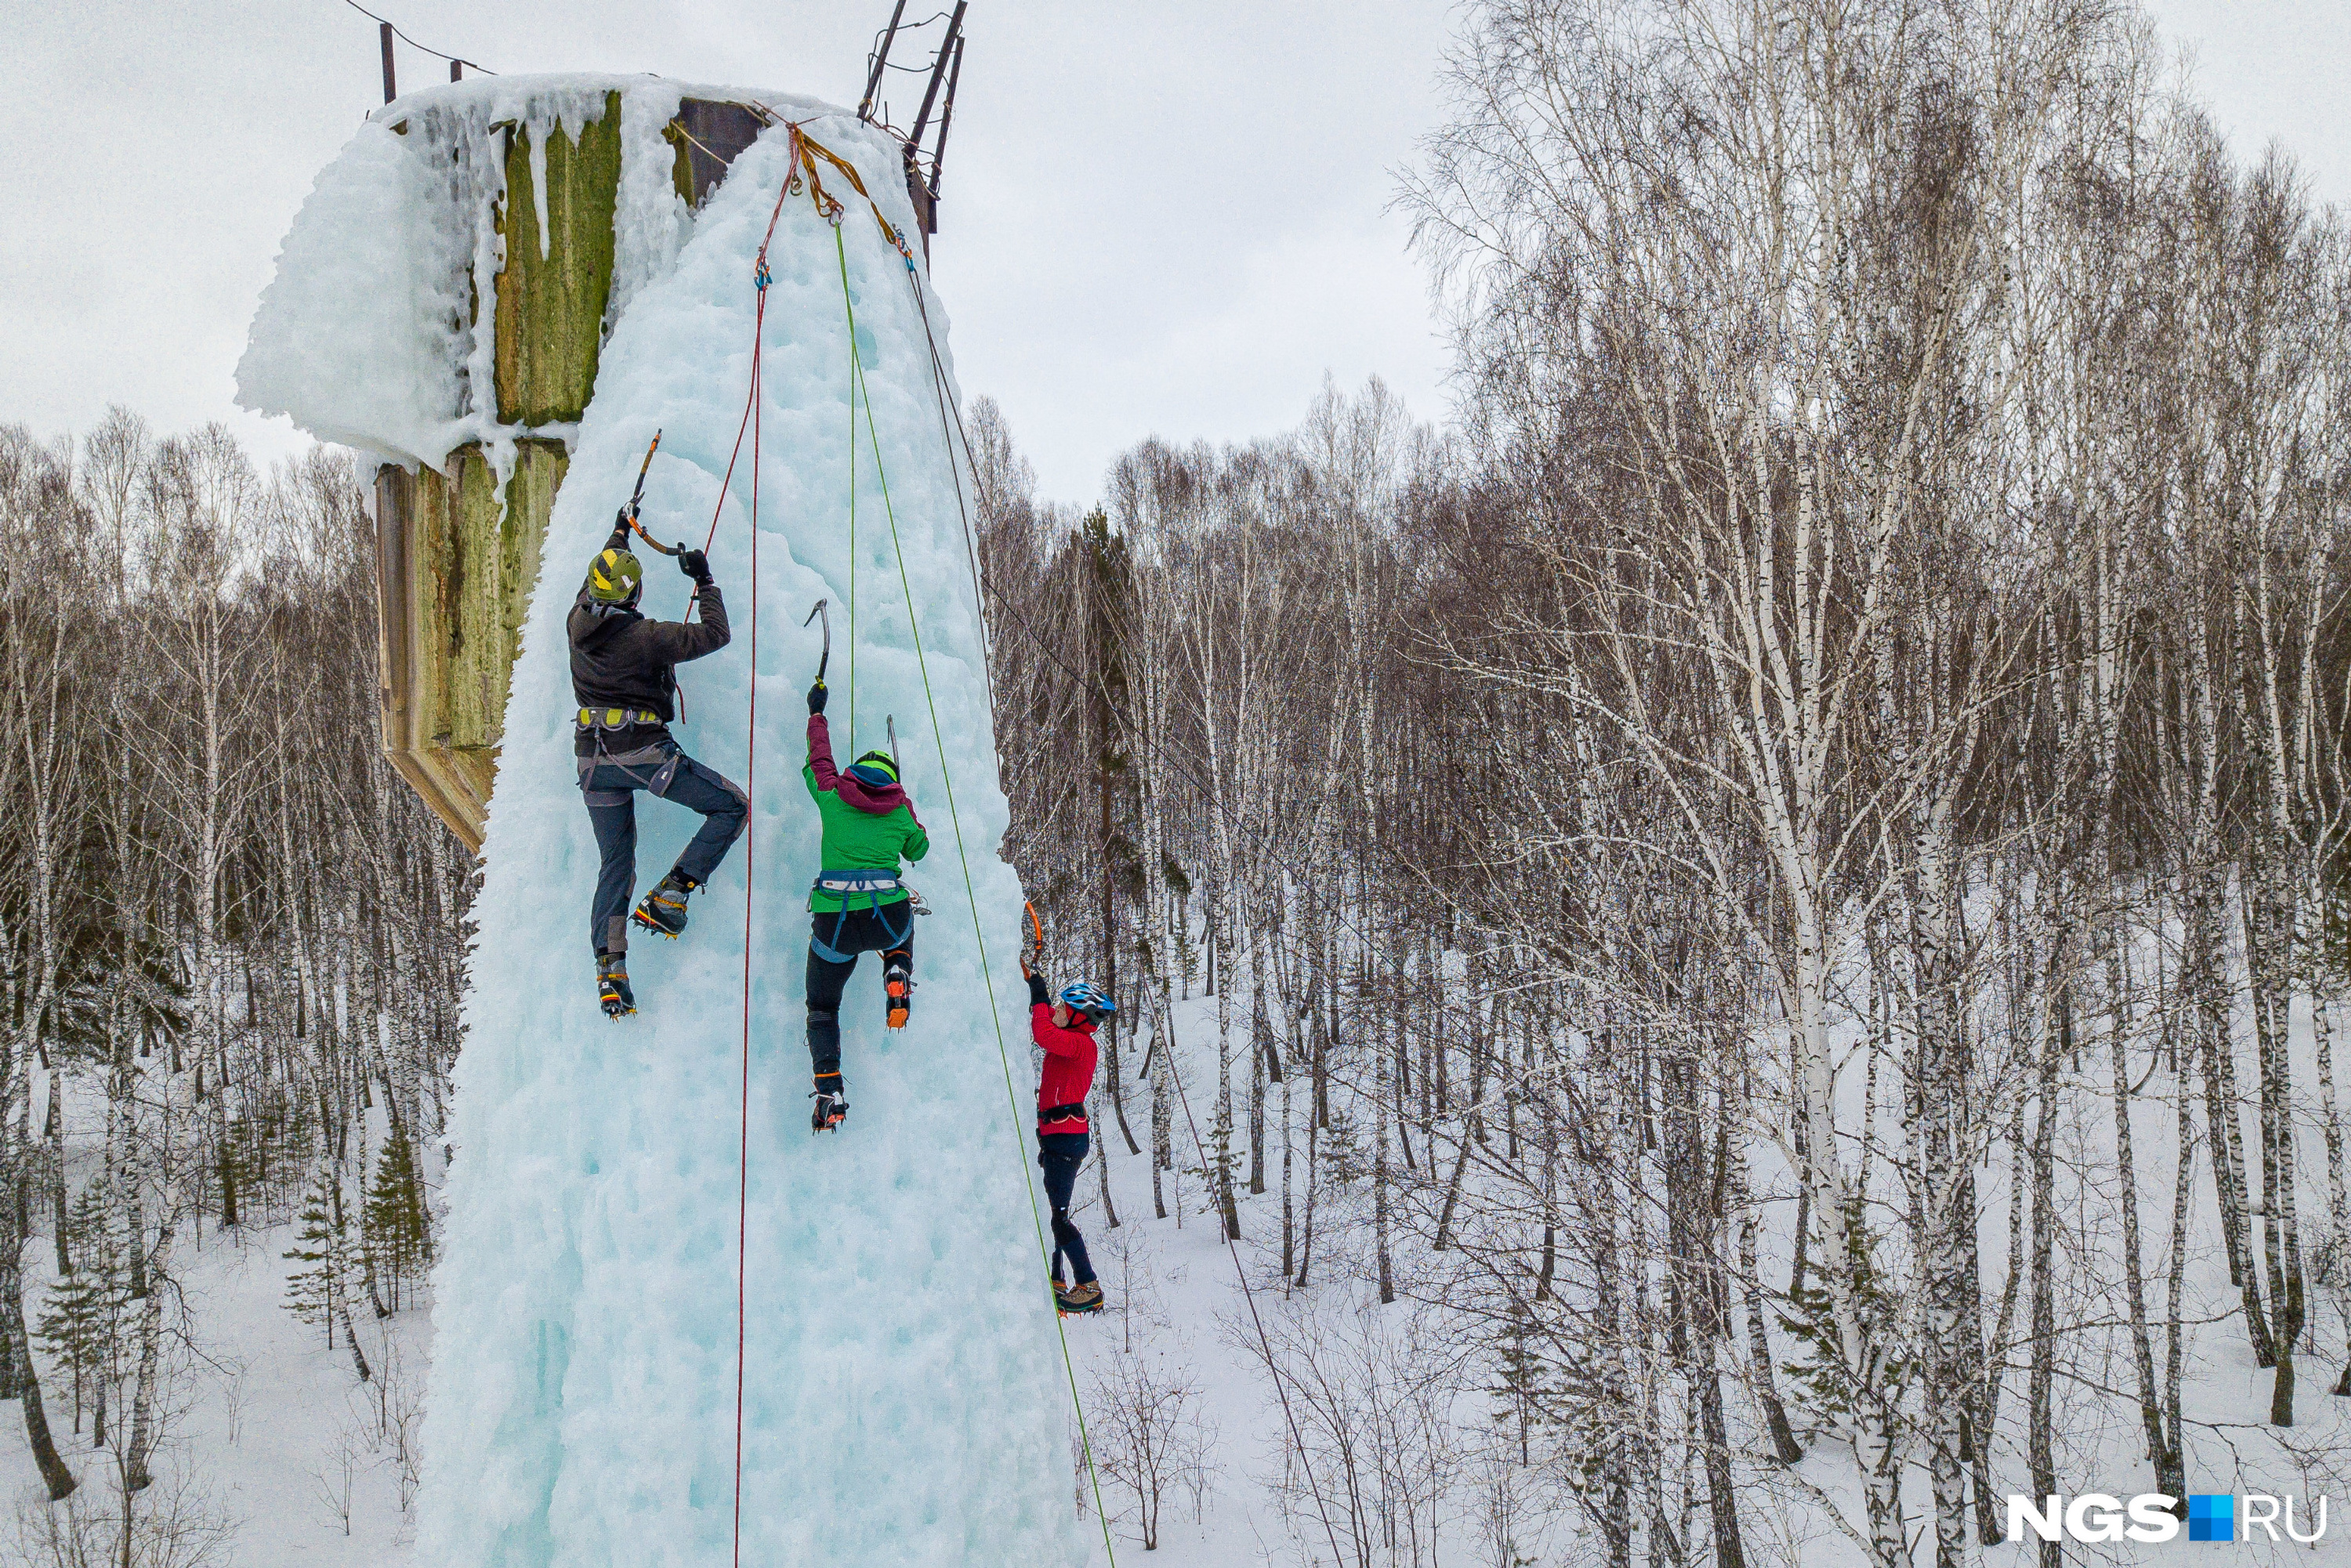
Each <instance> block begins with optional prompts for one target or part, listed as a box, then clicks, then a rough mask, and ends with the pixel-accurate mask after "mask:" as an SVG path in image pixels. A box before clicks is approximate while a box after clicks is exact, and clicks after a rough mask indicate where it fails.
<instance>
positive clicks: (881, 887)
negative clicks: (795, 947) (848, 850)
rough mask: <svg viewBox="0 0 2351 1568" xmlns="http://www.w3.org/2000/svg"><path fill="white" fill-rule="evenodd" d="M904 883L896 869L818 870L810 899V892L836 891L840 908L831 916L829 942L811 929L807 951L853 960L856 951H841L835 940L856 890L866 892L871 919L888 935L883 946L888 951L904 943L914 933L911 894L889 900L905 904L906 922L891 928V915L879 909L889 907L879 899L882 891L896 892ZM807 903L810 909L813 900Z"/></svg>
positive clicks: (840, 961)
mask: <svg viewBox="0 0 2351 1568" xmlns="http://www.w3.org/2000/svg"><path fill="white" fill-rule="evenodd" d="M903 887H904V883H901V882H899V880H898V876H897V873H895V872H886V871H828V872H820V873H817V879H816V881H815V882H814V883H811V884H810V888H809V893H810V896H811V900H813V896H814V895H815V894H819V893H831V894H839V895H840V898H841V908H840V910H839V912H838V913H836V914H835V915H834V917H833V922H832V941H831V942H830V943H828V942H827V941H825V939H824V938H823V937H821V936H816V935H814V934H813V933H811V934H810V936H809V951H810V952H811V953H814V954H815V955H816V956H818V957H820V958H821V959H823V960H824V961H825V962H826V963H828V964H853V963H855V962H856V961H857V955H856V954H854V953H844V952H841V950H840V948H839V946H837V944H838V943H839V942H840V941H841V927H843V926H844V925H847V924H848V923H849V916H850V915H851V913H852V910H851V907H850V905H851V904H852V901H853V900H854V899H855V898H856V896H857V895H858V894H864V895H865V907H866V908H867V909H869V910H871V911H872V914H873V918H874V920H875V921H876V922H877V923H878V924H879V925H881V927H882V934H883V936H887V937H888V938H889V939H890V940H889V942H888V944H887V946H885V948H884V949H883V950H884V951H890V950H893V949H895V948H898V947H902V946H904V945H905V944H906V942H907V940H908V939H909V938H911V937H912V936H914V913H915V911H914V902H913V900H912V899H911V898H907V899H894V900H893V901H892V903H893V904H905V905H906V924H905V925H904V926H902V927H900V928H899V929H897V930H895V931H893V930H892V929H891V928H890V917H889V916H888V915H884V914H883V913H882V911H883V909H884V908H887V907H889V905H886V904H883V902H882V895H883V894H885V893H896V892H898V891H899V890H900V889H901V888H903ZM814 907H815V906H814V904H813V902H811V904H810V909H811V911H812V912H813V910H814Z"/></svg>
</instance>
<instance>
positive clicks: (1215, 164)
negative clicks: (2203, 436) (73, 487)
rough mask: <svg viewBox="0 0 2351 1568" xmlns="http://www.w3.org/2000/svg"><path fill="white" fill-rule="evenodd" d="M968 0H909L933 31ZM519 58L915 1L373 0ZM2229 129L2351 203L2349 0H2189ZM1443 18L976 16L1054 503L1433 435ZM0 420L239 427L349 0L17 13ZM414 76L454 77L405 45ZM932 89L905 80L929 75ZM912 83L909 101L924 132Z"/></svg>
mask: <svg viewBox="0 0 2351 1568" xmlns="http://www.w3.org/2000/svg"><path fill="white" fill-rule="evenodd" d="M937 4H938V0H909V4H908V5H907V14H908V17H909V19H910V20H912V19H913V18H914V17H916V16H925V15H928V14H929V12H930V11H931V10H932V9H934V8H936V6H937ZM370 9H371V10H375V11H379V12H381V13H382V14H384V15H386V16H391V17H392V19H393V20H394V21H396V22H398V23H399V24H400V25H401V26H402V29H403V30H404V31H405V32H407V33H408V34H409V35H411V36H412V37H415V38H416V39H418V40H419V41H420V42H422V43H423V44H426V45H428V46H431V47H435V48H440V49H445V50H449V51H451V52H454V53H458V54H463V55H465V56H467V57H472V58H475V59H479V60H481V61H482V62H483V63H484V64H486V65H487V66H490V67H492V68H495V69H498V70H501V71H518V70H565V69H596V70H611V71H633V70H649V71H655V72H659V73H660V74H662V75H664V76H672V77H680V78H687V79H690V80H702V81H731V82H737V83H740V84H742V85H745V86H750V87H768V88H776V89H789V90H794V91H800V92H808V93H812V94H816V95H819V96H822V97H826V98H830V99H833V100H835V101H837V102H841V103H843V104H853V103H854V101H855V100H856V98H857V95H858V92H859V90H860V89H861V88H862V85H863V75H864V59H865V52H866V48H867V45H868V42H869V39H870V37H871V35H872V32H873V31H874V30H876V29H877V28H878V27H879V26H881V25H882V23H883V22H884V21H886V20H887V18H888V14H889V9H890V5H889V0H781V3H778V0H766V3H763V4H759V5H747V4H741V3H737V0H667V3H653V0H632V3H631V4H625V5H623V4H617V3H612V0H560V3H559V0H508V3H504V4H496V5H484V4H481V3H480V0H473V3H470V4H469V3H461V0H370ZM2155 10H2156V14H2157V15H2158V17H2159V18H2160V19H2161V21H2162V23H2163V26H2164V27H2165V29H2166V33H2167V36H2168V37H2169V38H2171V39H2172V40H2173V41H2174V42H2175V43H2178V44H2184V45H2187V46H2188V47H2190V48H2192V49H2193V50H2194V52H2195V55H2196V58H2197V75H2198V81H2199V85H2200V88H2201V90H2202V91H2203V93H2204V95H2205V96H2206V98H2207V99H2209V100H2210V102H2211V104H2212V107H2213V111H2214V114H2215V117H2216V119H2217V120H2219V121H2220V124H2221V125H2222V127H2223V128H2224V129H2226V130H2227V131H2229V132H2230V133H2231V137H2232V139H2233V140H2234V141H2236V142H2237V144H2238V146H2239V147H2240V148H2241V150H2243V151H2246V152H2252V151H2254V150H2257V149H2258V148H2259V147H2260V146H2261V145H2262V144H2263V143H2265V142H2267V141H2270V140H2271V139H2273V138H2275V139H2277V140H2279V141H2283V143H2284V144H2285V145H2286V146H2288V147H2289V148H2290V149H2291V150H2292V151H2293V152H2294V153H2295V154H2296V155H2297V157H2298V158H2299V159H2300V160H2301V161H2302V162H2303V163H2304V167H2305V168H2306V169H2307V171H2308V172H2309V174H2310V176H2311V179H2312V183H2313V186H2314V191H2315V192H2316V193H2317V194H2318V195H2319V197H2320V198H2321V199H2322V200H2327V201H2337V202H2340V201H2344V200H2346V198H2351V130H2347V129H2346V115H2345V110H2344V108H2343V103H2344V98H2343V82H2344V80H2345V78H2346V74H2351V5H2346V4H2344V3H2343V0H2325V3H2319V0H2233V3H2231V0H2161V3H2160V4H2158V5H2156V6H2155ZM1452 12H1453V7H1452V6H1451V5H1449V4H1447V0H1254V3H1248V4H1234V3H1228V0H1191V3H1186V0H1175V3H1172V4H1159V5H1134V4H1113V3H1110V0H1067V3H1063V4H1046V3H1042V0H973V4H972V6H971V9H970V12H969V14H968V16H967V22H966V27H967V31H968V33H969V34H970V37H971V42H970V45H969V47H968V51H967V55H966V58H965V71H964V77H963V84H962V93H961V98H960V99H959V101H958V103H957V106H956V121H955V131H954V140H953V141H952V143H951V144H950V146H949V149H948V154H947V168H946V189H945V199H944V202H943V204H942V208H941V216H940V233H939V235H938V237H937V240H936V242H935V250H934V253H933V261H934V273H935V278H936V281H937V284H938V287H939V291H940V294H941V296H942V297H943V298H944V299H945V300H946V304H947V306H948V308H949V310H950V312H951V314H952V316H953V319H954V326H955V335H954V344H955V352H956V361H957V365H958V368H959V370H960V371H961V374H962V379H963V382H964V385H965V387H966V388H967V390H968V391H970V392H990V393H993V394H994V395H995V396H996V397H997V398H998V401H999V402H1002V403H1003V404H1004V406H1005V408H1006V410H1007V412H1008V414H1009V415H1010V418H1011V420H1012V424H1013V429H1014V433H1015V434H1016V436H1017V438H1018V439H1019V442H1020V444H1021V445H1022V447H1023V449H1024V450H1026V451H1027V452H1028V454H1029V456H1030V457H1031V459H1032V460H1033V461H1034V462H1035V463H1036V465H1037V468H1038V471H1039V475H1040V478H1041V479H1042V481H1043V486H1044V489H1045V491H1046V493H1047V494H1048V495H1050V496H1052V497H1058V498H1061V499H1064V500H1073V501H1082V500H1088V499H1091V498H1092V497H1094V496H1095V495H1096V494H1097V492H1098V490H1099V488H1100V484H1101V479H1102V471H1103V468H1104V466H1105V465H1106V464H1107V463H1108V461H1109V460H1110V458H1111V456H1112V455H1113V454H1114V453H1116V452H1117V451H1118V450H1119V449H1121V448H1122V447H1124V446H1126V445H1128V444H1132V443H1133V442H1134V441H1136V440H1138V439H1140V438H1141V437H1143V436H1144V435H1147V434H1157V435H1161V436H1164V437H1167V438H1171V439H1175V440H1184V441H1188V440H1191V439H1194V438H1196V437H1207V438H1209V439H1211V440H1219V441H1223V440H1239V439H1244V438H1246V437H1249V436H1250V435H1256V434H1267V433H1270V432H1272V431H1276V430H1279V429H1281V428H1284V427H1286V426H1288V425H1290V424H1291V423H1295V422H1296V421H1297V419H1298V418H1299V416H1300V415H1301V413H1303V412H1304V410H1305V407H1306V404H1307V402H1308V401H1309V400H1310V399H1311V397H1312V396H1313V394H1314V392H1315V390H1316V389H1317V387H1318V386H1319V385H1320V384H1321V382H1322V378H1323V376H1324V375H1325V373H1326V372H1327V373H1329V374H1332V375H1334V376H1336V377H1337V378H1338V379H1339V380H1340V382H1343V383H1344V384H1348V385H1353V384H1356V383H1359V382H1362V380H1363V379H1364V377H1365V376H1367V375H1370V374H1373V373H1377V374H1379V375H1382V376H1384V377H1385V378H1386V379H1387V381H1388V382H1389V383H1390V384H1391V385H1392V386H1394V387H1395V389H1396V390H1397V391H1399V392H1401V393H1402V394H1403V395H1404V396H1405V400H1406V401H1407V402H1409V403H1410V404H1411V406H1412V407H1413V409H1414V410H1415V412H1416V413H1420V414H1421V415H1423V416H1424V417H1439V416H1441V415H1442V414H1443V413H1444V402H1445V382H1444V372H1445V346H1444V342H1443V340H1442V337H1441V335H1440V332H1439V329H1438V325H1437V322H1436V320H1435V319H1434V318H1433V315H1432V312H1431V308H1430V303H1429V298H1428V293H1427V288H1426V282H1425V278H1424V274H1423V272H1422V270H1421V268H1420V267H1419V266H1418V264H1417V263H1416V261H1415V260H1414V258H1413V257H1412V256H1410V255H1409V254H1407V252H1406V249H1405V239H1406V225H1405V221H1404V220H1403V219H1402V218H1401V217H1400V216H1398V215H1396V214H1393V213H1391V212H1389V211H1388V210H1387V208H1388V206H1389V204H1390V202H1391V201H1392V200H1393V198H1394V195H1395V171H1396V170H1397V169H1399V168H1400V167H1402V166H1403V165H1405V164H1406V163H1407V162H1410V161H1411V160H1412V158H1413V156H1414V150H1415V145H1416V141H1417V139H1418V138H1419V137H1420V136H1421V135H1422V134H1423V133H1424V132H1425V131H1426V130H1427V129H1428V128H1429V127H1430V125H1431V124H1432V123H1433V122H1434V121H1435V120H1436V118H1437V113H1438V111H1439V107H1440V105H1439V100H1438V98H1437V89H1436V83H1435V76H1436V71H1437V65H1438V57H1439V55H1440V53H1441V51H1442V49H1443V47H1444V45H1445V41H1446V38H1447V31H1448V28H1449V26H1450V23H1451V18H1452ZM0 59H5V60H6V61H7V63H8V66H9V68H10V74H11V76H12V78H14V79H15V81H16V83H17V84H18V89H17V90H16V91H14V92H12V93H10V94H8V95H6V96H5V99H0V149H4V150H5V157H0V421H21V422H23V423H26V424H29V425H31V426H32V427H33V428H34V430H35V431H36V432H37V433H40V434H54V433H56V432H58V431H62V430H68V429H78V428H81V427H84V426H87V425H88V424H89V423H90V422H91V421H92V420H94V419H95V418H96V417H97V416H98V414H99V413H100V412H101V411H102V410H103V409H104V408H105V407H106V405H107V404H108V403H110V402H122V403H126V404H128V405H130V406H131V407H132V408H133V409H136V410H137V411H139V412H140V413H143V414H145V415H146V416H147V417H148V418H149V419H151V420H152V421H153V422H154V423H156V424H157V425H159V426H161V427H163V428H165V429H177V428H183V427H185V426H188V425H192V424H195V423H202V422H204V421H205V420H211V419H225V420H227V421H229V422H230V423H231V424H232V425H233V426H234V427H235V429H236V431H237V432H238V434H240V435H241V436H243V437H245V438H246V440H247V441H248V442H249V443H251V444H253V445H254V446H255V447H256V450H258V451H260V452H261V453H263V454H264V455H279V454H284V453H287V452H291V451H293V450H295V449H297V448H298V446H299V445H301V444H303V439H302V438H301V437H299V436H298V435H297V434H295V433H294V432H293V431H292V429H291V428H290V426H288V425H287V423H286V422H285V421H283V420H277V421H263V420H261V419H258V418H256V417H255V416H253V415H250V414H246V413H242V412H241V411H238V410H236V409H235V406H234V402H233V385H232V372H233V371H234V370H235V364H236V359H237V355H238V353H239V351H240V350H242V348H243V346H244V342H245V332H246V322H247V321H248V319H250V317H251V315H252V312H253V306H254V302H255V300H256V298H258V296H259V294H260V291H261V289H262V287H263V286H264V285H265V284H266V283H267V282H268V280H269V277H270V270H271V267H272V265H273V263H274V258H275V257H276V255H277V244H278V241H279V239H280V238H281V236H282V235H284V233H285V231H286V227H287V223H288V222H289V221H290V220H291V218H292V216H293V214H294V212H295V209H296V208H297V207H298V205H299V204H300V203H301V200H302V198H303V196H304V194H305V193H307V192H308V189H309V186H310V182H311V180H312V178H313V177H314V176H315V175H316V173H317V172H318V171H319V168H320V166H321V165H323V164H324V163H325V162H327V161H328V159H329V158H330V157H332V156H333V155H334V153H335V152H336V151H337V149H339V148H340V146H341V145H342V143H343V142H344V141H345V140H346V139H347V138H348V137H349V136H350V132H351V131H352V129H353V128H354V127H355V126H356V125H357V123H358V121H359V119H360V116H361V115H363V114H364V113H365V112H366V111H367V110H369V109H371V108H372V107H374V106H375V105H377V104H378V103H379V102H380V101H381V78H380V72H379V67H378V63H377V55H376V34H375V25H374V24H373V23H371V22H370V21H368V20H367V19H366V18H365V17H363V16H360V15H358V14H357V13H356V12H354V11H352V10H351V9H350V8H349V6H348V5H345V4H343V0H171V3H169V4H157V3H156V0H72V3H70V4H68V3H61V0H0ZM399 67H400V70H401V73H402V82H403V84H404V85H416V86H421V85H423V84H425V83H428V82H433V81H438V80H444V79H446V77H447V67H446V66H445V65H444V64H443V63H442V62H440V61H439V60H436V59H433V58H431V57H427V56H424V55H422V54H419V53H416V52H415V51H413V50H412V49H409V48H406V47H402V48H401V49H400V51H399ZM897 80H898V81H899V82H900V83H901V84H904V83H906V82H911V81H913V80H914V78H897ZM918 91H919V88H918V87H916V88H909V87H907V86H904V85H899V86H897V87H896V88H894V89H893V92H892V94H891V95H890V96H891V97H892V99H893V107H898V109H899V112H898V115H897V118H898V119H899V120H900V121H901V122H902V123H903V122H905V121H909V120H912V118H913V113H912V110H913V105H914V94H915V93H917V92H918Z"/></svg>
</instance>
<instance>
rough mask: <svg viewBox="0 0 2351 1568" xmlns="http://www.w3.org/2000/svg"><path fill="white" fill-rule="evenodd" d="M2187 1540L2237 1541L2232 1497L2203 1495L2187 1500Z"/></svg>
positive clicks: (2234, 1502)
mask: <svg viewBox="0 0 2351 1568" xmlns="http://www.w3.org/2000/svg"><path fill="white" fill-rule="evenodd" d="M2188 1539H2189V1540H2190V1541H2234V1540H2236V1539H2237V1500H2236V1498H2235V1497H2234V1496H2233V1495H2230V1494H2226V1493H2220V1494H2214V1493H2205V1494H2202V1495H2199V1496H2194V1497H2190V1498H2189V1500H2188Z"/></svg>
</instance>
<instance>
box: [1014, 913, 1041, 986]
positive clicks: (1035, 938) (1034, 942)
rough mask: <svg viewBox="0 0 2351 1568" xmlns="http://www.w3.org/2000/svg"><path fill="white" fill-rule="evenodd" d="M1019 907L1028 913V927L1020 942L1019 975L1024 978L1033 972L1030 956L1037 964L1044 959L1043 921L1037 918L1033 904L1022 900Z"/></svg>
mask: <svg viewBox="0 0 2351 1568" xmlns="http://www.w3.org/2000/svg"><path fill="white" fill-rule="evenodd" d="M1020 907H1021V908H1022V909H1024V910H1026V911H1028V913H1029V929H1028V931H1027V932H1026V933H1024V934H1023V936H1024V938H1025V939H1024V940H1023V941H1022V942H1021V944H1020V977H1021V978H1022V979H1024V980H1025V979H1028V978H1029V977H1030V975H1031V974H1033V973H1034V970H1033V969H1032V967H1031V966H1030V962H1029V961H1030V959H1031V958H1032V957H1033V958H1034V959H1035V961H1036V962H1037V963H1039V964H1042V963H1043V962H1044V961H1045V923H1044V922H1043V921H1041V920H1040V919H1038V918H1037V906H1036V905H1035V904H1031V903H1029V902H1027V901H1025V900H1024V901H1023V902H1022V904H1021V905H1020Z"/></svg>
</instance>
